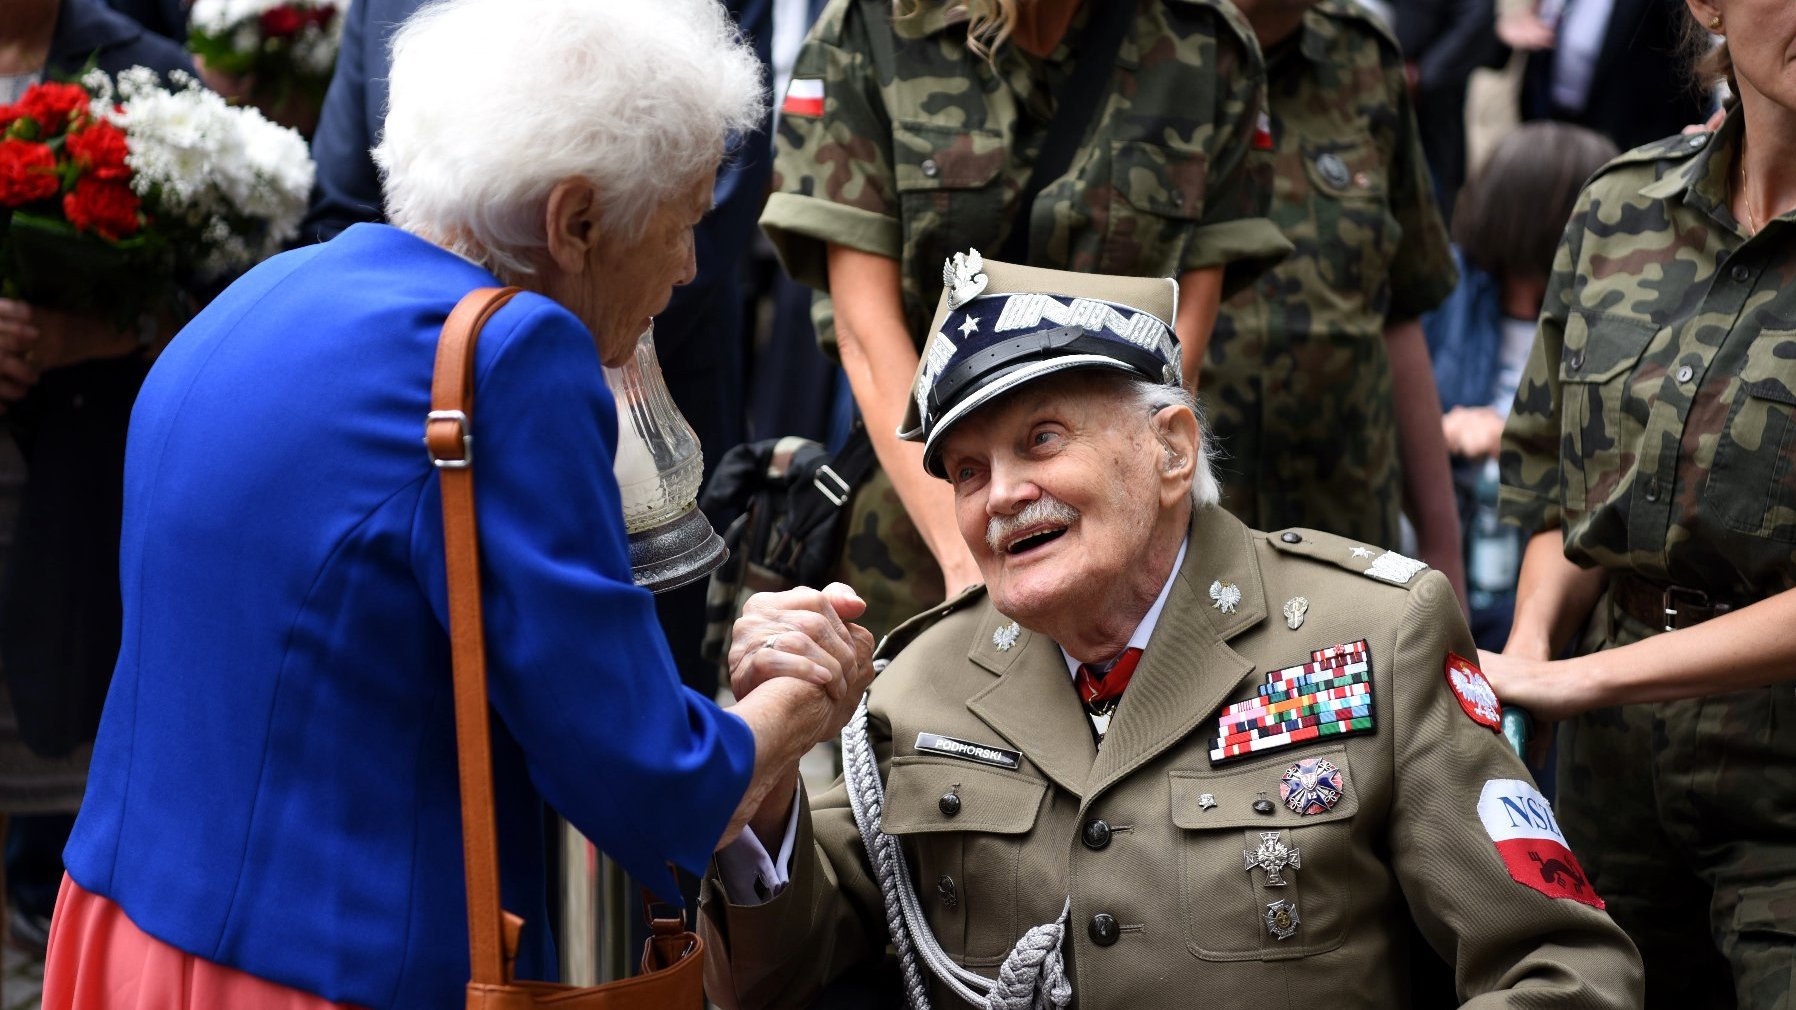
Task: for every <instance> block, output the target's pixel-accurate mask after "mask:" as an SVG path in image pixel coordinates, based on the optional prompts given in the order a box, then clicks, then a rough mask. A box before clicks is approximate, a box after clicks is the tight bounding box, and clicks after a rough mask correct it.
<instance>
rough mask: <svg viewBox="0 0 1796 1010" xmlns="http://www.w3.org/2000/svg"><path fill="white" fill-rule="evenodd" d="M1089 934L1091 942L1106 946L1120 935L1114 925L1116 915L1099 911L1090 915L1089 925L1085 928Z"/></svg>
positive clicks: (1119, 931)
mask: <svg viewBox="0 0 1796 1010" xmlns="http://www.w3.org/2000/svg"><path fill="white" fill-rule="evenodd" d="M1086 932H1088V933H1090V934H1091V942H1092V943H1095V944H1097V945H1098V946H1100V947H1108V946H1110V945H1111V944H1113V943H1115V942H1116V938H1117V937H1119V936H1121V935H1122V930H1120V929H1118V928H1117V926H1116V916H1114V915H1111V914H1110V913H1109V912H1099V913H1098V914H1096V915H1094V916H1092V917H1091V925H1090V926H1089V927H1088V928H1087V929H1086Z"/></svg>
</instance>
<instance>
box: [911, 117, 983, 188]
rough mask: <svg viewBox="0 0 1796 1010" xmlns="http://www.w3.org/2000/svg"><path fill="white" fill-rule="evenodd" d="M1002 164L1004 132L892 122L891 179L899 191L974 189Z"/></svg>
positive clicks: (981, 184)
mask: <svg viewBox="0 0 1796 1010" xmlns="http://www.w3.org/2000/svg"><path fill="white" fill-rule="evenodd" d="M1003 167H1004V136H1003V134H1001V133H999V132H998V131H997V130H964V129H956V128H954V127H950V126H934V125H931V124H928V123H893V124H892V170H893V181H894V182H895V183H896V184H897V186H898V189H899V190H900V191H913V190H931V189H976V188H978V187H980V186H985V185H988V184H989V183H990V182H991V181H992V180H993V179H996V178H997V177H998V170H999V169H1001V168H1003Z"/></svg>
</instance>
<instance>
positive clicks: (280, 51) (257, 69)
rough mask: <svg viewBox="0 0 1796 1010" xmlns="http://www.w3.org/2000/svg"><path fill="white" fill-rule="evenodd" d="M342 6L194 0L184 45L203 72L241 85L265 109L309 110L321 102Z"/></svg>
mask: <svg viewBox="0 0 1796 1010" xmlns="http://www.w3.org/2000/svg"><path fill="white" fill-rule="evenodd" d="M346 5H347V0H344V3H341V4H339V3H335V2H333V0H194V3H193V7H192V8H191V9H190V10H189V11H188V15H187V24H188V28H187V47H188V48H189V49H190V50H192V51H193V54H194V55H195V56H198V57H199V58H200V60H201V61H202V62H203V63H204V65H205V67H206V69H207V70H209V71H213V72H216V73H219V74H224V75H227V76H229V77H232V78H238V79H241V80H243V81H245V82H247V84H246V87H245V89H244V90H246V91H247V92H249V94H250V96H251V97H252V98H253V99H255V100H257V101H258V104H265V107H266V108H290V107H293V106H296V105H297V106H300V107H303V108H305V109H309V110H313V114H314V115H315V110H316V109H317V108H318V106H319V104H320V103H321V102H323V101H324V89H325V87H326V86H327V85H329V84H330V79H331V68H332V66H334V65H335V64H336V61H337V46H338V44H339V43H340V42H341V41H342V35H343V8H344V7H345V6H346Z"/></svg>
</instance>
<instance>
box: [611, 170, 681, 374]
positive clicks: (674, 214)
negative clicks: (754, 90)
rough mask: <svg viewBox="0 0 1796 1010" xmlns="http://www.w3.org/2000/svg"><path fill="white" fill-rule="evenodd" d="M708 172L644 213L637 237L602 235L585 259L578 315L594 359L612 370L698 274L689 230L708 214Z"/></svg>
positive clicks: (628, 354) (612, 231)
mask: <svg viewBox="0 0 1796 1010" xmlns="http://www.w3.org/2000/svg"><path fill="white" fill-rule="evenodd" d="M713 180H714V173H713V172H706V173H703V174H702V175H701V176H700V177H699V178H697V179H696V180H695V181H694V182H693V183H692V184H691V185H689V186H687V187H686V188H684V189H682V190H679V191H677V192H676V193H675V194H674V196H673V197H671V198H670V199H668V200H666V201H665V202H663V203H662V204H661V205H660V206H658V207H656V208H655V209H654V210H653V211H651V212H650V214H649V218H648V222H647V224H646V225H645V226H644V227H643V229H642V233H641V234H640V235H632V234H626V233H623V232H621V231H620V230H618V229H607V230H605V231H604V232H602V233H601V235H600V238H599V242H598V244H597V245H596V246H595V247H594V249H593V251H592V254H591V255H590V256H589V257H588V258H587V271H586V277H585V283H586V285H587V286H588V287H589V289H590V291H589V294H590V297H589V299H587V306H588V307H587V309H586V311H585V312H581V313H580V315H581V316H582V318H583V320H584V321H585V322H586V325H587V328H588V329H590V330H592V334H593V338H594V339H595V340H596V341H597V342H598V345H599V357H600V359H601V360H603V361H604V362H605V364H607V365H609V366H612V367H616V366H618V365H621V364H623V363H624V362H625V361H626V360H628V359H629V356H630V352H631V351H632V350H634V349H635V347H636V339H637V338H638V337H640V336H642V331H644V330H646V329H648V328H649V321H650V319H651V318H652V317H653V316H655V315H656V314H657V313H659V312H660V311H661V310H662V309H665V308H667V303H668V300H669V299H670V298H672V297H673V289H674V288H675V287H678V286H679V285H681V284H685V283H687V282H689V281H691V280H692V278H693V277H694V276H695V275H696V274H697V272H698V262H697V259H696V258H695V256H694V252H693V235H692V230H693V227H694V226H696V225H697V224H698V222H699V220H700V219H701V218H703V217H704V216H705V213H706V212H707V211H709V210H710V209H711V189H712V184H713Z"/></svg>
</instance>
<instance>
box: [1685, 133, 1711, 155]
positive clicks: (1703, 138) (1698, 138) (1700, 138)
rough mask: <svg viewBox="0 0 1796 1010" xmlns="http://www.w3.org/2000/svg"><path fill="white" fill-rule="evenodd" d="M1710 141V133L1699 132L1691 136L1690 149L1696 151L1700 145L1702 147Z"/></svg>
mask: <svg viewBox="0 0 1796 1010" xmlns="http://www.w3.org/2000/svg"><path fill="white" fill-rule="evenodd" d="M1708 142H1709V135H1708V134H1706V133H1698V134H1696V135H1695V136H1693V137H1691V138H1690V149H1691V150H1692V151H1694V150H1696V149H1697V148H1699V147H1701V146H1702V145H1704V144H1706V143H1708Z"/></svg>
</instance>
